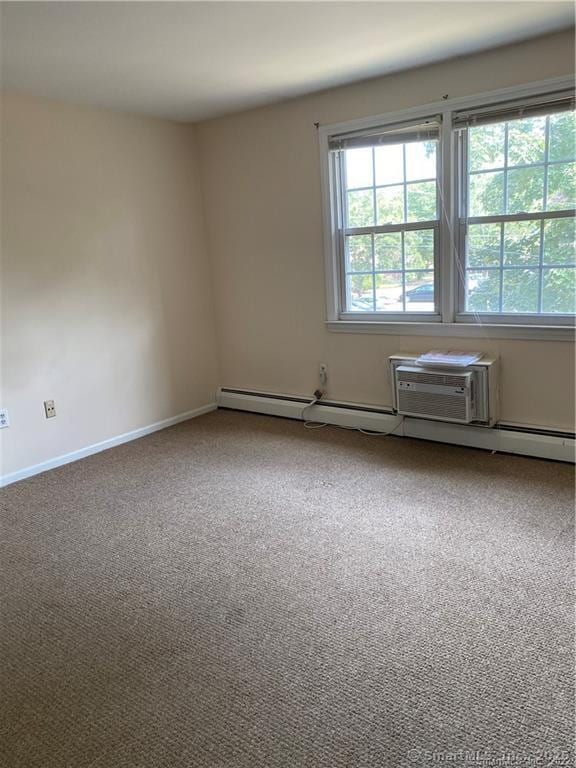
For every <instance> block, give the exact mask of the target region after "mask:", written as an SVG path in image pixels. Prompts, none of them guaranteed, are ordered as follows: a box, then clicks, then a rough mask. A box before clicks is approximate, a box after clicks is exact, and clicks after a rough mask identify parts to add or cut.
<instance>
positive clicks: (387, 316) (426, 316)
mask: <svg viewBox="0 0 576 768" xmlns="http://www.w3.org/2000/svg"><path fill="white" fill-rule="evenodd" d="M426 117H431V116H430V115H427V116H426ZM410 122H411V121H410ZM394 126H396V123H394ZM403 127H405V126H403ZM393 132H394V131H391V133H393ZM437 142H438V145H437V149H436V179H435V181H436V180H437V179H438V177H439V174H440V173H441V169H442V161H441V145H440V134H439V136H438V139H437ZM398 143H399V144H401V143H403V142H402V141H401V140H399V141H398ZM333 157H334V166H335V168H334V172H335V174H337V176H338V181H339V182H340V181H341V180H344V181H345V180H346V161H345V158H344V153H343V152H341V153H340V154H339V155H336V153H334V155H333ZM336 166H338V168H336ZM373 181H374V186H373V187H372V189H373V190H374V191H375V190H377V189H380V188H383V187H386V186H399V185H397V184H389V185H381V186H377V185H376V177H375V176H374V179H373ZM422 181H431V179H424V180H422ZM416 183H421V182H420V180H416V181H410V182H408V181H406V178H404V181H403V182H402V184H401V186H403V187H407V186H408V185H409V184H416ZM347 191H350V190H347V189H344V188H341V186H340V184H339V185H338V195H339V197H338V199H337V205H338V208H339V217H340V218H342V219H344V220H342V221H341V223H340V227H339V229H338V232H337V237H338V239H339V249H340V259H339V267H340V274H339V302H340V303H339V306H340V312H339V314H340V316H341V317H343V318H345V319H350V320H359V319H362V318H363V317H365V316H366V315H369V316H370V317H371V318H378V319H380V318H381V320H382V322H386V321H388V322H401V321H402V320H404V319H405V318H406V317H407V316H408V317H410V318H414V320H415V321H420V322H423V321H427V322H435V323H438V322H442V316H441V314H440V312H439V311H438V308H439V298H438V297H439V293H440V282H439V277H438V276H439V273H440V269H439V266H440V265H439V261H440V258H439V253H440V232H439V230H440V220H441V204H440V203H441V201H440V195H439V194H438V188H436V212H437V214H438V215H437V218H436V219H430V220H426V221H411V222H403V223H399V224H375V225H374V226H366V227H346V226H345V219H346V216H347V205H348V203H347V194H346V193H347ZM404 194H405V192H404ZM374 213H375V216H376V209H375V211H374ZM417 230H426V231H432V232H433V237H434V267H433V270H434V303H435V311H433V312H418V311H414V312H406V310H404V311H401V312H378V311H377V310H376V311H374V312H354V311H353V310H347V309H342V307H346V304H347V295H346V294H347V282H346V277H347V275H348V274H349V273H348V272H347V270H346V238H347V237H351V236H352V237H353V236H354V235H362V234H369V235H372V236H374V235H377V234H389V233H393V232H401V233H405V232H414V231H417ZM372 247H374V245H373V246H372ZM385 271H386V270H381V271H380V272H381V273H383V272H385ZM389 271H390V272H394V271H401V272H402V273H405V272H410V271H415V270H406V269H402V270H389ZM359 274H360V273H359ZM366 274H371V275H374V278H375V277H376V274H378V272H377V271H376V270H373V271H372V272H367V273H366ZM403 284H404V280H403Z"/></svg>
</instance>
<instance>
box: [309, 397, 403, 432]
mask: <svg viewBox="0 0 576 768" xmlns="http://www.w3.org/2000/svg"><path fill="white" fill-rule="evenodd" d="M324 395H325V391H324V390H321V389H317V390H316V391H315V392H314V397H313V399H312V400H311V401H310V402H309V403H308V404H307V405H305V406H304V408H303V409H302V411H301V412H300V418H301V419H302V420H303V421H304V428H305V429H324V427H328V426H332V427H338V429H348V430H351V431H352V432H361V433H362V434H363V435H368V437H388V436H389V435H393V434H394V433H395V432H396V430H397V429H398V427H399V426H400V425H401V424H403V423H404V416H402V417H401V418H400V421H399V422H398V424H396V426H395V427H394V429H391V430H390V431H389V432H375V431H372V430H369V429H363V428H362V427H345V426H343V425H341V424H328V423H327V422H324V421H309V420H307V419H306V418H305V417H304V414H305V413H306V411H307V410H308V409H309V408H312V406H313V405H316V403H318V402H319V400H321V399H322V397H324Z"/></svg>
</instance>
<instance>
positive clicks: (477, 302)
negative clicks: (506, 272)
mask: <svg viewBox="0 0 576 768" xmlns="http://www.w3.org/2000/svg"><path fill="white" fill-rule="evenodd" d="M499 309H500V270H498V269H493V270H490V271H488V270H482V271H481V270H470V271H469V272H468V273H467V275H466V310H467V311H468V312H498V311H499Z"/></svg>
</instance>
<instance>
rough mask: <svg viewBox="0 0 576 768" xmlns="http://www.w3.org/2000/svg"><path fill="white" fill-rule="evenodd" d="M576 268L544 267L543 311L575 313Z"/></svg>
mask: <svg viewBox="0 0 576 768" xmlns="http://www.w3.org/2000/svg"><path fill="white" fill-rule="evenodd" d="M575 275H576V269H574V268H573V267H567V268H566V269H562V268H560V269H544V270H543V274H542V311H543V312H558V313H564V314H568V315H569V314H573V313H574V312H575V311H576V280H575V279H574V278H575Z"/></svg>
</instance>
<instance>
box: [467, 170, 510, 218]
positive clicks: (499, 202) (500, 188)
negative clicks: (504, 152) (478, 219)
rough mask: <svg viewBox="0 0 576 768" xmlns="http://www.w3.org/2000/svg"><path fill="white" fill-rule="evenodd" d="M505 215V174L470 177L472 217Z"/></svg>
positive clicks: (483, 174) (473, 175) (480, 174)
mask: <svg viewBox="0 0 576 768" xmlns="http://www.w3.org/2000/svg"><path fill="white" fill-rule="evenodd" d="M500 213H504V173H503V172H502V171H497V172H495V173H479V174H472V175H471V176H470V216H493V215H497V214H500Z"/></svg>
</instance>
